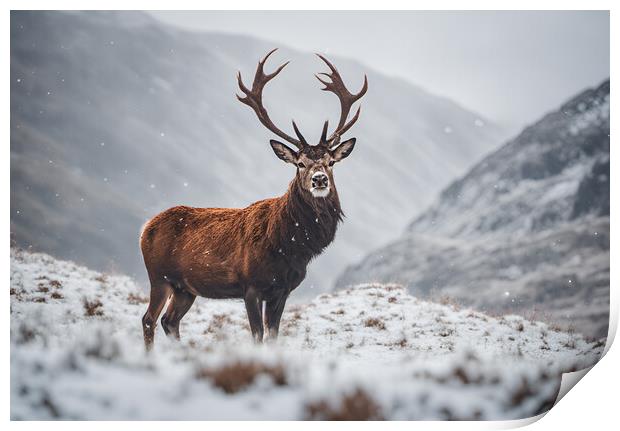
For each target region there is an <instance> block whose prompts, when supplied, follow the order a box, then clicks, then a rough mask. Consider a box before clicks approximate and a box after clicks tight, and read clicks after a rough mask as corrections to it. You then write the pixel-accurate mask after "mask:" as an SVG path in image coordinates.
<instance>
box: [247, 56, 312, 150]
mask: <svg viewBox="0 0 620 431" xmlns="http://www.w3.org/2000/svg"><path fill="white" fill-rule="evenodd" d="M277 49H278V48H275V49H272V50H271V51H269V52H268V53H267V55H266V56H265V57H264V58H263V59H262V60H260V61H259V62H258V66H257V67H256V74H255V75H254V82H253V83H252V90H249V89H248V88H247V87H246V86H245V85H244V84H243V80H242V79H241V72H237V81H238V82H239V88H240V89H241V91H242V92H243V93H244V94H245V96H243V97H242V96H239V95H238V94H237V99H239V101H240V102H242V103H245V104H246V105H248V106H249V107H250V108H252V109H253V110H254V112H256V116H257V117H258V119H259V121H260V122H261V123H262V124H263V125H264V126H265V127H266V128H267V129H269V130H271V131H272V132H273V133H275V134H276V135H278V136H279V137H280V138H282V139H284V140H285V141H287V142H289V143H291V144H293V145H295V146H296V147H297V148H298V149H300V150H301V149H302V148H303V147H304V146H306V145H308V144H307V143H306V140H305V139H304V137H303V136H302V135H301V133H300V132H299V129H298V128H297V125H296V124H295V122H294V121H293V128H294V129H295V134H296V135H297V136H298V137H299V139H295V138H293V137H292V136H289V135H287V134H286V133H284V132H283V131H282V130H280V129H278V128H277V127H276V125H275V124H273V122H272V121H271V119H270V118H269V114H267V110H266V109H265V107H264V106H263V88H265V85H266V84H267V83H268V82H269V81H271V80H272V79H273V78H275V77H276V76H277V75H278V73H280V72H281V71H282V69H284V67H285V66H286V65H287V64H288V63H289V62H288V61H287V62H286V63H284V64H283V65H282V66H280V67H278V68H277V69H276V71H275V72H273V73H269V74H266V73H265V72H264V70H263V66H264V64H265V61H267V59H268V58H269V56H270V55H271V54H273V53H274V52H275V51H276V50H277Z"/></svg>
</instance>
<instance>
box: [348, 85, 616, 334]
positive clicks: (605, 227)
mask: <svg viewBox="0 0 620 431" xmlns="http://www.w3.org/2000/svg"><path fill="white" fill-rule="evenodd" d="M371 280H372V281H380V282H399V283H403V284H406V285H408V286H409V287H410V289H411V291H412V292H413V293H414V294H416V295H421V296H426V295H433V294H435V295H438V294H444V295H450V296H452V297H454V298H456V299H457V300H458V301H460V302H463V303H465V304H467V305H471V306H473V307H475V308H478V309H490V310H500V311H502V312H514V313H526V314H531V313H536V314H537V315H539V316H541V317H544V318H546V319H548V320H550V321H554V322H558V323H561V324H562V325H564V326H566V327H568V326H571V327H572V328H573V329H575V330H577V331H579V332H583V333H585V334H589V335H593V336H604V335H606V334H607V327H608V314H609V81H606V82H604V83H603V84H601V85H600V86H599V87H597V88H595V89H591V90H587V91H585V92H583V93H582V94H580V95H578V96H576V97H574V98H573V99H571V100H570V101H568V102H567V103H566V104H564V106H562V107H561V108H560V109H559V110H558V111H556V112H553V113H550V114H548V115H547V116H546V117H544V118H543V119H541V120H540V121H539V122H538V123H536V124H534V125H532V126H530V127H528V128H527V129H526V130H524V131H523V132H522V133H521V134H520V135H519V136H517V137H516V138H515V139H513V140H512V141H510V142H509V143H507V144H506V145H505V146H503V147H502V148H501V149H499V150H498V151H496V152H495V153H493V154H491V155H490V156H488V157H487V158H485V159H484V160H482V161H481V162H480V163H478V164H477V165H476V166H475V167H474V168H473V169H472V170H471V171H470V172H469V173H468V174H467V175H466V176H465V177H463V178H462V179H460V180H458V181H456V182H454V183H453V184H452V185H450V186H449V187H448V188H447V189H445V190H444V191H443V192H442V193H441V196H440V199H439V200H438V202H436V203H435V204H434V205H433V206H431V207H430V208H429V209H428V210H427V211H425V212H424V213H423V214H422V215H421V216H419V217H418V218H417V219H416V220H415V221H414V222H413V223H412V224H411V225H410V226H409V228H408V229H407V231H406V233H405V234H404V235H403V236H402V238H401V239H399V240H398V241H396V242H394V243H392V244H390V245H388V246H386V247H384V248H382V249H380V250H377V251H375V252H373V253H371V254H370V255H369V256H367V257H366V258H365V259H363V260H362V261H361V262H360V263H359V264H357V265H353V266H351V267H350V268H349V269H348V270H347V271H346V272H345V273H344V274H343V275H342V277H341V278H340V279H339V281H338V285H339V286H341V287H342V286H346V285H348V284H355V283H360V282H366V281H371Z"/></svg>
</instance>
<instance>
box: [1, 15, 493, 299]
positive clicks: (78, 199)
mask: <svg viewBox="0 0 620 431" xmlns="http://www.w3.org/2000/svg"><path fill="white" fill-rule="evenodd" d="M281 45H282V44H281V43H275V42H264V41H260V40H256V39H252V38H249V37H241V36H232V35H221V34H211V33H191V32H185V31H181V30H177V29H175V28H171V27H168V26H166V25H164V24H161V23H159V22H158V21H155V20H153V19H151V18H150V17H149V16H148V15H143V14H140V13H134V12H88V13H66V12H13V13H12V14H11V208H12V211H11V232H12V235H13V238H14V240H15V241H16V243H17V244H19V245H21V246H22V247H28V246H33V249H34V250H40V251H47V252H51V253H53V254H54V255H56V256H59V257H64V258H69V259H73V260H76V261H79V262H82V263H84V264H87V265H89V266H90V267H93V268H98V269H105V270H108V269H118V270H120V271H122V272H123V273H127V274H130V275H133V276H135V277H136V278H137V279H139V280H140V281H145V276H146V273H145V271H144V268H143V265H142V261H141V258H140V254H139V250H138V246H137V236H138V232H139V229H140V226H141V225H142V224H143V223H144V221H145V220H146V219H148V218H150V217H152V216H154V215H155V214H156V213H158V212H159V211H161V210H163V209H165V208H168V207H170V206H174V205H178V204H186V205H194V206H216V207H217V206H221V207H226V206H233V207H243V206H246V205H248V204H250V203H252V202H254V201H256V200H259V199H264V198H266V197H271V196H277V195H280V194H282V193H284V191H285V190H286V187H287V185H288V182H289V181H290V180H291V179H292V177H293V175H294V168H292V167H291V166H287V165H285V164H284V163H282V162H281V161H279V160H278V159H277V158H276V157H275V156H274V154H273V152H272V150H271V149H270V148H269V145H268V141H269V139H270V138H272V137H273V136H271V134H270V133H269V132H268V131H267V130H265V129H264V128H263V127H262V126H261V125H260V124H259V122H258V121H257V120H256V118H255V115H254V113H253V112H251V110H250V109H249V108H248V107H246V106H244V105H242V104H241V103H239V102H238V101H237V100H236V98H235V93H236V92H237V83H236V79H235V75H236V73H237V70H241V71H242V73H243V76H244V78H245V80H246V83H247V82H251V79H252V73H253V72H254V71H255V67H256V61H257V60H258V59H259V58H260V57H262V56H263V55H264V54H265V53H266V52H267V51H268V50H270V49H271V48H273V46H281ZM330 58H331V57H330ZM286 59H290V60H291V64H290V65H289V66H287V68H286V70H285V71H283V72H282V74H281V75H280V76H278V79H277V80H275V81H273V82H272V83H270V85H269V86H268V87H267V88H266V90H265V104H266V105H267V107H268V109H269V110H270V113H271V114H272V118H274V121H275V122H276V123H277V124H278V125H280V126H281V127H282V128H283V129H284V130H288V131H289V132H290V133H292V131H291V130H290V128H291V126H290V124H291V123H290V121H291V119H292V118H294V119H295V120H296V121H297V124H299V125H300V127H301V129H302V132H303V133H304V134H305V135H306V137H307V138H308V140H309V141H310V142H313V143H314V142H317V141H318V138H319V134H320V130H321V126H322V124H323V121H325V119H328V118H329V119H331V121H332V123H333V122H334V121H335V120H336V119H337V118H338V115H339V112H340V111H339V106H338V102H337V99H336V98H335V97H334V96H333V95H329V94H328V93H325V92H322V91H319V89H320V88H321V86H320V84H319V83H318V82H317V81H316V80H315V78H314V77H313V76H312V74H313V73H316V72H319V71H322V70H324V68H325V66H324V65H323V64H322V63H321V62H320V61H319V60H318V59H317V58H316V57H315V56H314V55H312V54H311V53H301V52H297V51H293V50H291V49H288V48H285V47H282V49H281V50H280V51H279V52H277V53H276V54H274V56H273V57H272V58H271V59H270V63H269V65H268V66H267V69H268V70H272V69H271V68H272V67H276V66H277V65H278V64H279V63H280V62H283V61H284V60H286ZM332 59H333V61H334V63H335V64H337V65H338V67H339V69H340V70H341V72H342V74H343V76H344V78H345V80H346V81H347V83H348V84H349V85H350V86H351V88H352V89H355V90H357V88H358V87H359V86H360V85H361V83H362V76H363V74H364V73H366V74H368V79H369V83H370V87H369V91H368V94H367V95H366V96H365V97H364V100H363V102H362V104H363V108H362V116H361V118H360V121H359V122H358V124H357V125H356V126H355V130H354V133H352V136H356V137H357V138H358V145H357V146H356V149H355V152H354V154H353V155H352V156H351V157H350V158H349V159H347V161H346V163H342V164H341V165H340V166H338V167H337V169H336V171H335V176H336V179H337V185H338V189H339V193H340V197H341V200H342V206H343V209H344V211H345V213H346V214H347V219H346V221H345V223H344V224H343V225H341V228H340V230H339V232H338V236H337V239H336V241H335V243H334V244H332V245H331V246H330V247H329V249H328V250H327V251H326V253H325V255H324V256H321V257H320V258H319V259H317V260H316V261H315V262H313V263H312V265H311V266H310V269H309V275H308V278H307V280H306V282H305V283H304V287H305V288H302V289H299V290H298V292H299V293H297V294H300V295H303V294H310V295H314V294H315V293H316V291H313V290H310V289H308V288H309V287H311V286H312V285H315V286H325V287H327V286H328V285H329V284H331V282H332V281H333V280H334V278H335V276H336V275H337V273H338V272H339V271H341V269H342V267H343V265H345V264H346V263H347V262H351V261H352V260H355V259H357V258H359V257H361V256H362V255H363V254H364V253H366V252H368V251H370V250H371V249H372V248H374V247H376V246H377V245H378V244H381V243H385V242H386V241H388V240H390V239H392V238H394V237H395V236H396V235H397V234H398V233H399V232H401V231H402V229H403V228H404V227H405V226H406V223H407V222H408V218H409V214H412V213H415V212H416V211H418V210H420V209H422V208H423V207H424V206H426V205H427V204H430V202H431V199H432V197H433V196H434V194H435V193H436V192H438V191H439V190H440V187H442V186H444V185H447V184H448V182H449V181H450V180H451V179H453V178H455V177H456V176H457V175H460V174H463V173H464V171H465V169H466V168H467V167H468V166H469V165H470V164H471V163H472V162H474V161H475V160H477V159H478V158H479V157H480V156H481V155H483V154H485V153H487V152H488V151H490V150H491V149H492V148H493V147H494V146H495V145H496V143H498V142H500V141H499V136H500V131H499V129H498V128H497V127H496V126H494V125H493V124H492V123H490V122H489V121H487V120H485V119H484V118H480V117H479V116H478V115H476V114H474V113H472V112H469V111H467V110H465V109H463V108H461V107H459V106H457V105H455V104H454V103H452V102H450V101H448V100H446V99H442V98H439V97H436V96H434V95H431V94H428V93H426V92H424V91H423V90H421V89H419V88H416V87H414V86H412V85H410V84H408V83H405V82H403V81H400V80H396V79H392V78H389V77H386V76H383V75H381V74H379V73H377V72H375V71H374V70H372V69H371V68H369V67H367V66H365V65H362V64H359V63H357V62H354V61H350V60H346V59H342V58H337V57H333V58H332ZM447 131H449V133H448V132H447ZM352 132H353V131H352ZM439 167H440V168H441V169H438V168H439ZM371 171H372V172H377V174H378V176H377V177H372V176H369V175H368V172H371ZM386 213H389V214H391V222H390V223H385V222H384V217H385V214H386ZM369 226H371V227H372V228H369ZM93 244H97V247H93Z"/></svg>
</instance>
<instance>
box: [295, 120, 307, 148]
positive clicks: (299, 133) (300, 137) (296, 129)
mask: <svg viewBox="0 0 620 431" xmlns="http://www.w3.org/2000/svg"><path fill="white" fill-rule="evenodd" d="M293 129H294V130H295V134H296V135H297V137H298V138H299V142H301V143H302V145H304V146H306V145H308V142H306V138H304V135H302V134H301V132H300V131H299V129H298V128H297V124H295V120H293Z"/></svg>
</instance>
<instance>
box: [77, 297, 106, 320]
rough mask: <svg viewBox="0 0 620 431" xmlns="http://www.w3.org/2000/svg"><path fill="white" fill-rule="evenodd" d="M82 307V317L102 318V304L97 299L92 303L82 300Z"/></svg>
mask: <svg viewBox="0 0 620 431" xmlns="http://www.w3.org/2000/svg"><path fill="white" fill-rule="evenodd" d="M82 305H83V306H84V315H85V316H89V317H93V316H103V310H102V308H103V304H102V303H101V301H99V300H98V299H95V300H93V301H89V300H88V299H86V298H84V299H83V300H82Z"/></svg>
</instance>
